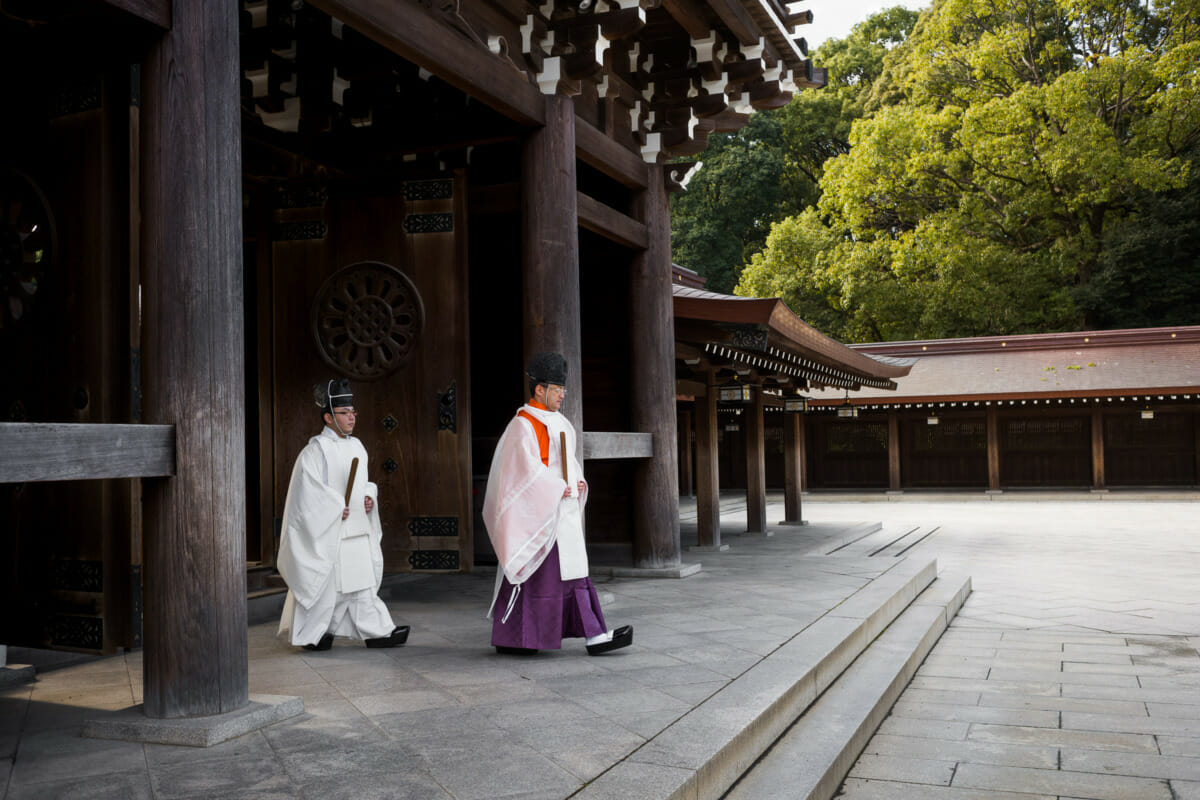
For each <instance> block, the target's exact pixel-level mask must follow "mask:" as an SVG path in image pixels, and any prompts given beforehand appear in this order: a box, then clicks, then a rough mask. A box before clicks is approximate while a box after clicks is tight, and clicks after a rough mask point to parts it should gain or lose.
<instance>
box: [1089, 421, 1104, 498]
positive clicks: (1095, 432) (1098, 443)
mask: <svg viewBox="0 0 1200 800" xmlns="http://www.w3.org/2000/svg"><path fill="white" fill-rule="evenodd" d="M1092 488H1093V489H1104V488H1105V484H1104V409H1102V408H1101V407H1100V404H1099V403H1097V404H1096V405H1094V406H1092Z"/></svg>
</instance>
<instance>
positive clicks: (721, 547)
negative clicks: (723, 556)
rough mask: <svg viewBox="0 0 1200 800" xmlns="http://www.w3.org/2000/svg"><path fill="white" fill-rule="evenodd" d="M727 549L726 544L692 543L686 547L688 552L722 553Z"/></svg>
mask: <svg viewBox="0 0 1200 800" xmlns="http://www.w3.org/2000/svg"><path fill="white" fill-rule="evenodd" d="M728 549H729V545H727V544H716V545H713V544H694V545H692V546H691V547H689V548H688V552H690V553H724V552H725V551H726V550H728Z"/></svg>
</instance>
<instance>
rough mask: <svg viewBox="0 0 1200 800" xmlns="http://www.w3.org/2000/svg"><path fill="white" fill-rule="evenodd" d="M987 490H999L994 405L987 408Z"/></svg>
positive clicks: (998, 448) (997, 426) (997, 428)
mask: <svg viewBox="0 0 1200 800" xmlns="http://www.w3.org/2000/svg"><path fill="white" fill-rule="evenodd" d="M987 464H988V491H990V492H998V491H1000V419H999V417H998V415H997V414H996V409H995V407H994V406H989V407H988V410H987Z"/></svg>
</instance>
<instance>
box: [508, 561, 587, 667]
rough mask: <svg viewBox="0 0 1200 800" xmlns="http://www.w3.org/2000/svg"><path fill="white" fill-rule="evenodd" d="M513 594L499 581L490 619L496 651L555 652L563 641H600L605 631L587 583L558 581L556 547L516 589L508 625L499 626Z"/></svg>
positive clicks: (583, 581) (579, 580) (578, 579)
mask: <svg viewBox="0 0 1200 800" xmlns="http://www.w3.org/2000/svg"><path fill="white" fill-rule="evenodd" d="M512 592H513V585H512V584H511V583H509V582H508V578H504V579H502V582H501V585H500V593H499V594H498V595H497V596H496V605H495V606H494V611H493V619H492V644H493V645H494V646H496V647H526V648H529V649H532V650H558V649H559V648H560V647H562V640H563V639H568V638H572V637H581V636H588V637H590V636H599V635H600V634H602V633H604V632H605V631H607V630H608V628H607V627H606V626H605V624H604V614H603V612H601V610H600V598H599V597H598V596H597V595H596V587H595V586H594V585H593V584H592V579H591V578H577V579H575V580H570V581H564V580H563V579H562V578H561V577H559V567H558V545H557V544H555V545H554V547H552V548H551V549H550V553H549V555H547V556H546V560H545V561H544V562H543V563H542V565H541V566H540V567H538V569H537V571H536V572H534V573H533V575H531V576H530V577H529V580H527V581H525V583H523V584H521V593H520V595H518V597H517V600H516V602H515V603H514V604H513V608H512V612H511V613H510V614H509V615H508V621H507V622H501V620H502V619H504V611H505V609H507V608H508V599H509V597H510V596H511V595H512Z"/></svg>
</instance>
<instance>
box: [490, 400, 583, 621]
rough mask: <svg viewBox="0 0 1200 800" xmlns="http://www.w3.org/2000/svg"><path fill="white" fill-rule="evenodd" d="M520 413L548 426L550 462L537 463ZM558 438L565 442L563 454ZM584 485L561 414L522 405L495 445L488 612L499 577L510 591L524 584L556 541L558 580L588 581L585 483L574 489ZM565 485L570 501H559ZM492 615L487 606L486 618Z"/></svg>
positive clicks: (570, 428) (530, 433)
mask: <svg viewBox="0 0 1200 800" xmlns="http://www.w3.org/2000/svg"><path fill="white" fill-rule="evenodd" d="M521 411H524V412H525V413H527V414H529V415H530V416H531V417H534V418H535V419H537V420H538V421H540V422H541V423H542V424H543V425H545V426H546V429H547V433H548V434H549V436H550V448H549V458H548V460H549V464H548V465H547V464H543V463H542V456H541V452H540V451H539V449H538V442H537V435H536V434H535V433H534V430H533V426H532V425H531V424H530V423H529V421H528V420H526V419H524V418H523V417H522V416H521V414H520V412H521ZM560 434H565V435H566V437H567V447H566V452H565V453H564V452H562V445H561V442H560V438H559V435H560ZM564 460H565V461H566V464H567V480H566V481H565V482H564V481H563V477H562V475H563V467H562V465H563V461H564ZM583 480H584V479H583V464H581V463H580V462H579V459H578V458H576V457H575V428H574V426H572V425H571V423H570V421H569V420H568V419H567V418H566V417H564V416H563V415H562V414H560V413H558V412H554V411H547V410H545V409H541V408H537V407H535V406H532V405H525V406H523V407H522V408H520V409H519V410H518V412H517V415H516V416H515V417H513V419H512V421H510V422H509V423H508V427H507V428H505V430H504V434H503V435H502V436H501V437H500V441H499V442H497V443H496V452H495V454H494V455H493V456H492V467H491V470H490V471H489V472H488V482H487V492H486V494H485V495H484V499H483V521H484V525H485V526H486V527H487V531H488V537H489V538H490V539H491V540H492V547H493V548H494V549H495V551H496V556H497V558H498V559H499V561H500V569H499V570H498V571H497V573H496V586H495V590H494V591H493V592H492V606H493V607H494V606H495V603H496V595H497V594H498V593H499V591H500V586H501V578H508V581H509V583H511V584H513V585H514V586H520V585H521V584H523V583H525V581H527V580H528V579H529V578H530V576H532V575H533V573H534V572H536V571H537V570H538V568H539V567H541V565H542V562H543V561H545V560H546V556H547V555H549V553H550V550H551V549H552V548H553V547H554V545H555V544H558V563H559V577H560V578H561V579H562V580H574V579H577V578H586V577H587V575H588V559H587V548H586V547H585V545H584V538H583V509H584V506H585V505H586V504H587V482H586V481H584V490H583V491H582V492H579V491H578V490H577V484H578V483H579V482H580V481H583ZM567 486H570V487H571V496H570V497H563V490H564V489H565V488H566V487H567ZM514 597H515V595H514ZM493 610H494V609H493V608H489V610H488V616H489V617H490V616H492V611H493Z"/></svg>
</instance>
